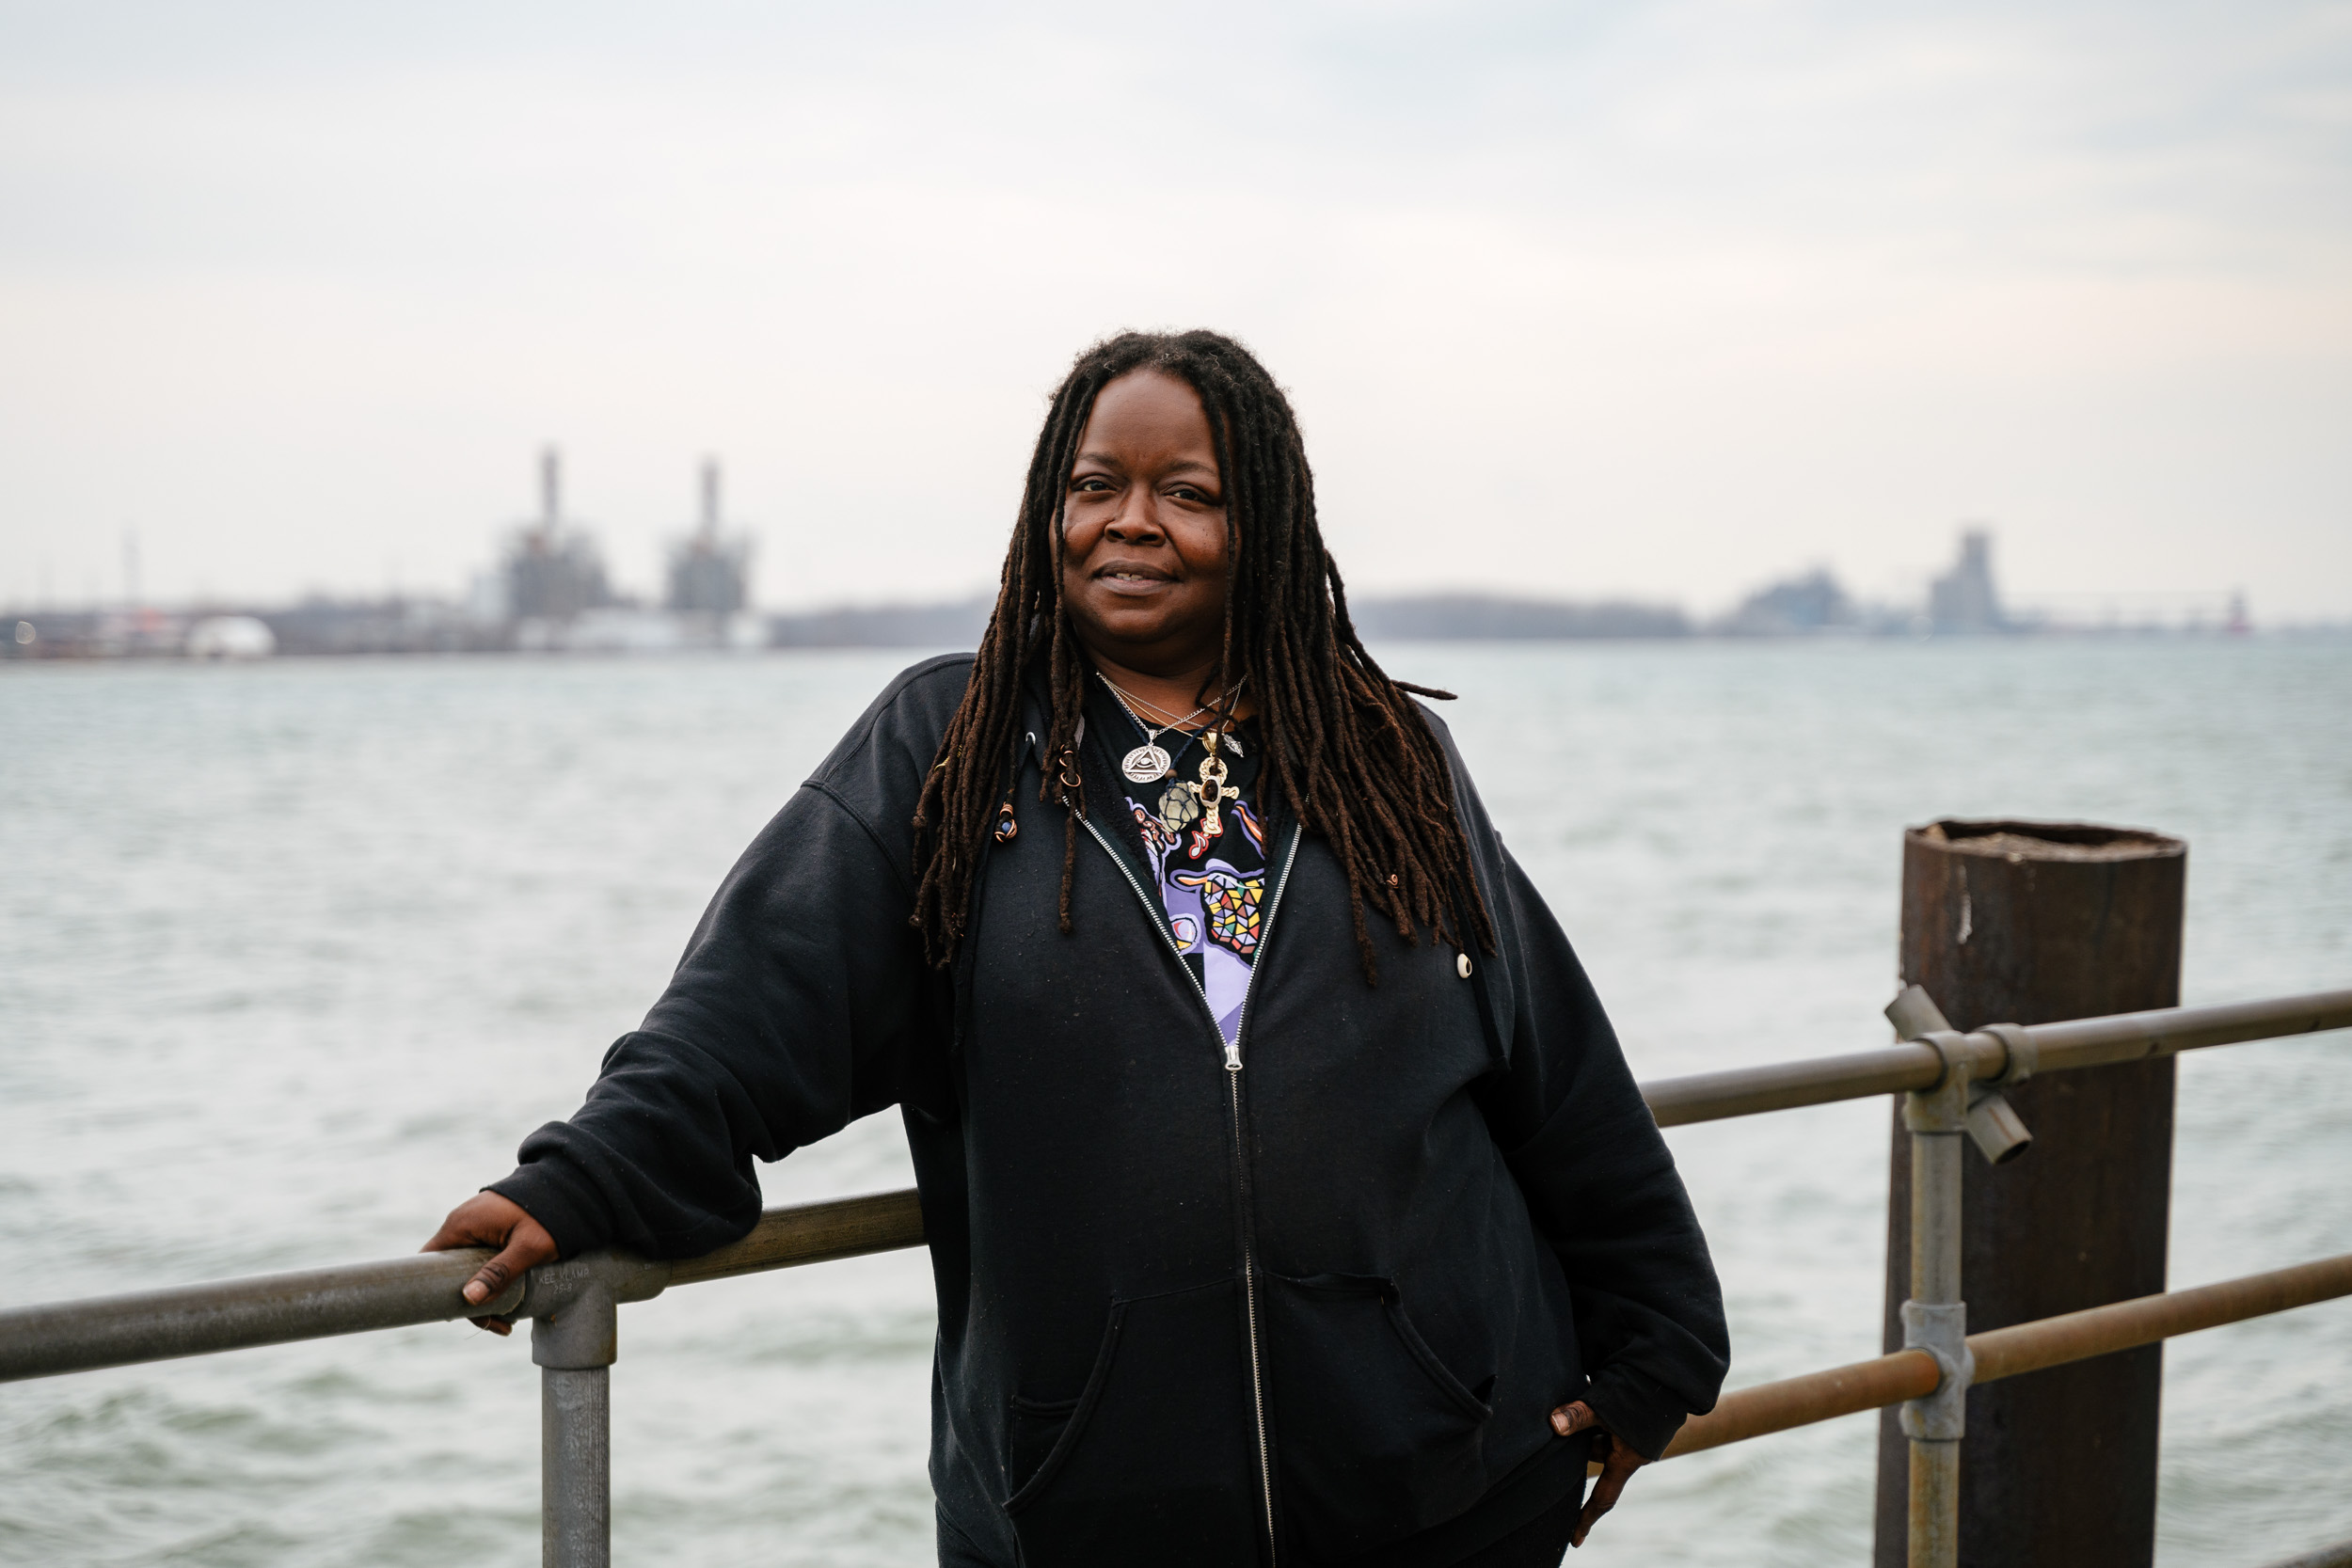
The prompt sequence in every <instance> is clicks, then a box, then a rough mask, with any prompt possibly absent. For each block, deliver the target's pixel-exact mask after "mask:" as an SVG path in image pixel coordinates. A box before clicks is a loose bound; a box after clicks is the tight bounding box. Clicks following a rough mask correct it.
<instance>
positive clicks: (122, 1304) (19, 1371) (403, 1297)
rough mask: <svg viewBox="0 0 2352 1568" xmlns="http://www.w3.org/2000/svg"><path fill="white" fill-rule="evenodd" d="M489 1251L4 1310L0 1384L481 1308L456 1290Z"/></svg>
mask: <svg viewBox="0 0 2352 1568" xmlns="http://www.w3.org/2000/svg"><path fill="white" fill-rule="evenodd" d="M489 1256H490V1254H489V1252H488V1250H487V1249H485V1248H480V1247H468V1248H464V1249H461V1250H459V1251H456V1252H425V1253H419V1254H417V1255H416V1256H415V1257H412V1258H394V1259H388V1260H386V1261H384V1262H379V1263H347V1264H344V1265H342V1266H341V1267H338V1268H331V1269H305V1270H303V1271H301V1272H300V1273H296V1274H273V1275H261V1276H259V1277H256V1278H252V1279H222V1280H215V1281H213V1282H211V1283H209V1284H204V1285H183V1286H178V1287H175V1288H174V1289H171V1290H167V1291H138V1292H136V1293H135V1294H131V1295H119V1296H100V1297H97V1298H95V1299H93V1300H88V1301H65V1302H56V1303H53V1304H50V1305H48V1306H42V1307H15V1308H12V1309H10V1310H8V1311H0V1383H8V1382H14V1381H16V1380H17V1379H20V1378H27V1377H50V1376H54V1375H56V1374H57V1373H59V1372H86V1371H91V1370H96V1369H97V1368H100V1367H122V1366H128V1365H130V1364H132V1363H134V1362H138V1361H164V1360H168V1359H171V1358H172V1357H175V1356H182V1355H204V1354H209V1353H211V1352H214V1351H224V1350H245V1349H247V1348H249V1347H251V1346H255V1345H278V1344H284V1343H287V1342H288V1341H290V1340H294V1339H321V1338H327V1337H329V1336H331V1335H337V1334H364V1333H367V1332H369V1331H370V1330H373V1329H379V1328H405V1327H407V1326H409V1325H410V1324H412V1323H447V1322H448V1321H450V1320H451V1319H453V1318H463V1317H469V1316H479V1315H481V1314H483V1313H484V1312H485V1310H486V1308H485V1307H469V1306H468V1305H467V1304H466V1299H465V1297H463V1296H461V1295H459V1294H458V1291H459V1290H460V1289H462V1288H463V1287H464V1285H465V1283H466V1281H467V1280H469V1279H471V1278H472V1277H473V1275H474V1271H475V1270H476V1269H479V1268H480V1267H481V1266H482V1265H483V1263H484V1261H485V1259H488V1258H489ZM520 1295H521V1291H508V1292H507V1294H506V1295H505V1296H501V1297H500V1298H499V1300H498V1301H497V1302H494V1303H492V1304H491V1306H493V1307H503V1306H505V1305H509V1304H510V1301H511V1298H518V1297H519V1296H520Z"/></svg>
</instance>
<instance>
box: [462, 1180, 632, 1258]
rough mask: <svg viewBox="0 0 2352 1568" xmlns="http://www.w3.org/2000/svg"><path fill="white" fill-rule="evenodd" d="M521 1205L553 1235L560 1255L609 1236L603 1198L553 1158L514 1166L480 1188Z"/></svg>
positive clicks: (575, 1254)
mask: <svg viewBox="0 0 2352 1568" xmlns="http://www.w3.org/2000/svg"><path fill="white" fill-rule="evenodd" d="M482 1190H483V1191H484V1192H485V1193H496V1194H498V1195H499V1196H501V1197H502V1198H505V1199H507V1200H508V1201H509V1202H512V1203H514V1204H515V1205H516V1206H517V1207H518V1208H520V1209H521V1210H522V1212H524V1213H526V1214H529V1215H530V1216H531V1217H532V1219H534V1220H537V1221H538V1222H539V1223H540V1225H542V1226H543V1227H546V1229H547V1232H548V1235H550V1236H552V1237H554V1238H555V1251H556V1256H557V1257H559V1258H576V1257H578V1256H579V1255H580V1254H581V1253H583V1252H587V1251H590V1250H592V1249H594V1248H596V1247H599V1246H602V1245H604V1244H605V1243H608V1242H610V1241H611V1240H612V1215H611V1213H610V1212H608V1211H607V1209H606V1207H605V1203H604V1199H603V1197H602V1196H600V1195H599V1194H598V1193H597V1192H596V1187H595V1186H594V1184H592V1183H591V1182H589V1181H587V1180H585V1179H583V1178H581V1177H580V1176H578V1175H575V1174H574V1173H572V1172H570V1171H567V1170H564V1169H563V1168H562V1166H561V1165H560V1164H558V1163H557V1162H555V1161H552V1160H545V1159H542V1160H533V1161H532V1162H531V1163H530V1164H523V1165H517V1166H516V1168H515V1174H514V1175H512V1176H509V1177H507V1178H505V1179H504V1180H499V1181H493V1182H491V1183H490V1184H489V1185H488V1186H486V1187H485V1188H483V1189H482Z"/></svg>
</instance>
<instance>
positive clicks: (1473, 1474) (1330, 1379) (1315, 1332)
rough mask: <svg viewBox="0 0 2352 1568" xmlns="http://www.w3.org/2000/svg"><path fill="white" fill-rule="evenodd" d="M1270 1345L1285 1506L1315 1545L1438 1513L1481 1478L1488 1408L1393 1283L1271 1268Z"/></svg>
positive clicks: (1422, 1521)
mask: <svg viewBox="0 0 2352 1568" xmlns="http://www.w3.org/2000/svg"><path fill="white" fill-rule="evenodd" d="M1275 1284H1276V1287H1277V1289H1276V1291H1275V1299H1276V1300H1277V1302H1278V1303H1279V1308H1280V1311H1279V1318H1278V1320H1277V1323H1276V1337H1275V1339H1274V1343H1273V1346H1272V1354H1273V1373H1274V1376H1273V1388H1272V1390H1271V1391H1272V1393H1273V1396H1274V1408H1275V1431H1276V1433H1277V1434H1278V1438H1279V1444H1278V1446H1279V1449H1280V1453H1281V1482H1282V1485H1281V1496H1282V1507H1283V1513H1284V1514H1285V1515H1286V1517H1287V1519H1288V1522H1289V1524H1290V1526H1291V1528H1292V1532H1293V1533H1294V1535H1295V1538H1296V1539H1297V1540H1298V1542H1299V1544H1301V1545H1302V1546H1303V1547H1304V1548H1305V1549H1306V1550H1308V1551H1309V1552H1311V1553H1312V1554H1313V1555H1315V1556H1317V1557H1326V1556H1328V1557H1344V1556H1349V1555H1352V1554H1354V1553H1357V1552H1363V1551H1369V1550H1371V1549H1372V1548H1373V1547H1375V1546H1379V1545H1384V1544H1387V1543H1389V1542H1391V1541H1395V1540H1398V1539H1400V1538H1402V1537H1404V1536H1406V1535H1410V1534H1412V1533H1413V1532H1414V1531H1415V1530H1420V1529H1426V1528H1429V1527H1430V1526H1432V1525H1436V1524H1441V1523H1443V1522H1444V1521H1445V1520H1447V1519H1450V1518H1452V1517H1454V1515H1455V1514H1457V1513H1461V1512H1462V1511H1463V1510H1464V1509H1466V1508H1468V1507H1470V1504H1472V1503H1474V1502H1476V1501H1477V1500H1478V1499H1479V1497H1481V1496H1482V1495H1483V1494H1484V1493H1485V1491H1486V1464H1485V1455H1484V1448H1485V1442H1486V1424H1487V1421H1488V1419H1489V1418H1491V1417H1492V1416H1493V1415H1494V1411H1493V1409H1492V1408H1491V1407H1490V1406H1489V1405H1488V1404H1487V1403H1486V1401H1484V1400H1482V1399H1480V1398H1479V1397H1478V1396H1477V1395H1476V1394H1473V1393H1472V1392H1470V1389H1468V1388H1466V1387H1464V1386H1462V1382H1461V1380H1460V1379H1459V1378H1457V1377H1456V1376H1455V1375H1454V1371H1453V1370H1452V1369H1451V1368H1449V1367H1447V1366H1446V1364H1445V1363H1444V1362H1443V1361H1441V1360H1439V1359H1438V1355H1437V1353H1436V1352H1434V1351H1432V1350H1431V1349H1430V1348H1429V1345H1428V1343H1427V1342H1426V1341H1425V1340H1423V1339H1422V1337H1421V1334H1420V1332H1419V1331H1418V1330H1417V1329H1415V1328H1414V1326H1413V1322H1412V1319H1411V1318H1410V1317H1409V1316H1407V1315H1406V1310H1405V1304H1404V1302H1403V1300H1402V1299H1401V1298H1400V1297H1399V1295H1398V1293H1397V1289H1396V1286H1395V1285H1394V1283H1392V1282H1391V1281H1390V1280H1386V1279H1380V1278H1376V1277H1373V1276H1369V1275H1328V1274H1327V1275H1314V1276H1313V1277H1311V1278H1308V1279H1278V1280H1277V1281H1276V1282H1275Z"/></svg>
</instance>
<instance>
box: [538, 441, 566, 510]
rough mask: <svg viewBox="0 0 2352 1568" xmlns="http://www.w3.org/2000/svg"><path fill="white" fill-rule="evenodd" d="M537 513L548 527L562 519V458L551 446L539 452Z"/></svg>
mask: <svg viewBox="0 0 2352 1568" xmlns="http://www.w3.org/2000/svg"><path fill="white" fill-rule="evenodd" d="M539 515H540V517H541V519H542V520H543V521H544V522H545V523H546V524H547V526H548V527H549V528H553V527H554V526H555V525H556V524H557V523H559V522H561V521H563V519H564V459H563V458H562V457H561V456H560V455H559V454H558V453H557V452H556V450H555V449H554V448H553V447H544V448H542V449H540V452H539Z"/></svg>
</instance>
